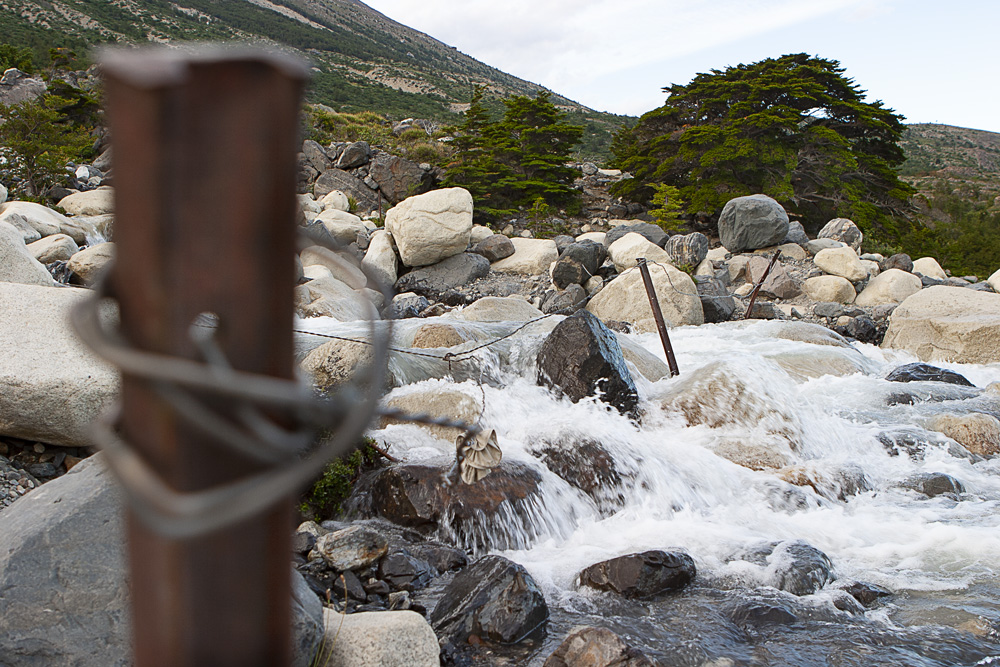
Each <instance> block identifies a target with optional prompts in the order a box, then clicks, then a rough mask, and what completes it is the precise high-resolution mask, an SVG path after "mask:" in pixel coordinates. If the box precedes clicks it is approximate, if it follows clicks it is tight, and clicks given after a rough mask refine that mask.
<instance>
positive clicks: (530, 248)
mask: <svg viewBox="0 0 1000 667" xmlns="http://www.w3.org/2000/svg"><path fill="white" fill-rule="evenodd" d="M510 242H511V243H512V244H513V245H514V254H513V255H511V256H509V257H506V258H504V259H501V260H500V261H499V262H493V264H492V268H493V270H494V271H500V272H502V273H519V274H522V275H527V276H537V275H541V274H545V273H548V271H549V267H550V266H551V265H552V262H554V261H556V260H557V259H559V249H558V248H557V246H556V242H555V241H553V240H551V239H524V238H520V237H516V238H512V239H511V240H510Z"/></svg>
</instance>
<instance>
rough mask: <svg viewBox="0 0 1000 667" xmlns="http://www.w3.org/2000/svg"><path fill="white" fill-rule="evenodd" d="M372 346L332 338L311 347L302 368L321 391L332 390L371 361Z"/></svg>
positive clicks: (362, 369) (349, 379) (348, 380)
mask: <svg viewBox="0 0 1000 667" xmlns="http://www.w3.org/2000/svg"><path fill="white" fill-rule="evenodd" d="M372 359H373V356H372V346H371V345H366V344H365V343H356V342H353V341H346V340H331V341H328V342H326V343H323V344H322V345H320V346H319V347H316V348H314V349H313V350H312V351H310V352H309V353H308V354H307V355H306V356H305V358H304V359H303V360H302V362H301V364H300V365H301V368H302V370H303V371H305V372H306V373H307V374H308V375H309V377H310V378H311V379H312V381H313V384H314V385H315V386H316V388H317V389H318V390H319V391H321V392H324V393H326V392H331V391H333V390H335V389H336V388H337V387H339V386H340V385H343V384H346V383H348V382H350V381H351V379H352V378H354V377H355V376H356V375H358V374H359V373H362V372H364V369H365V368H366V367H367V366H371V364H372Z"/></svg>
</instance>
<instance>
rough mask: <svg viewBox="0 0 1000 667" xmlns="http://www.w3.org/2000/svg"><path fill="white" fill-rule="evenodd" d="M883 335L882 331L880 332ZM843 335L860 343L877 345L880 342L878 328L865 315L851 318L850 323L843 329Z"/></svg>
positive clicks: (880, 336) (880, 337)
mask: <svg viewBox="0 0 1000 667" xmlns="http://www.w3.org/2000/svg"><path fill="white" fill-rule="evenodd" d="M881 333H882V335H884V333H885V332H884V331H883V332H881ZM844 334H845V335H847V336H850V337H851V338H853V339H855V340H858V341H860V342H862V343H870V344H871V345H878V344H879V343H881V342H882V335H880V332H879V327H878V325H876V324H875V321H874V320H872V318H870V317H868V316H867V315H859V316H858V317H853V318H851V321H850V322H848V323H847V326H845V327H844Z"/></svg>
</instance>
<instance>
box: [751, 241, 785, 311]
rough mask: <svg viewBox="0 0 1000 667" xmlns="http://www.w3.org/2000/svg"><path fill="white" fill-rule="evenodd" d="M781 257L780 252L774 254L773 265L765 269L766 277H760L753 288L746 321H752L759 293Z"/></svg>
mask: <svg viewBox="0 0 1000 667" xmlns="http://www.w3.org/2000/svg"><path fill="white" fill-rule="evenodd" d="M780 256H781V251H780V250H779V251H778V252H776V253H774V257H772V258H771V263H770V264H768V265H767V268H766V269H764V275H762V276H761V277H760V280H758V281H757V285H756V287H754V288H753V293H752V294H750V304H749V305H748V306H747V312H746V314H745V315H744V316H743V319H745V320H749V319H750V313H751V312H752V311H753V304H754V301H756V300H757V292H759V291H760V288H761V286H762V285H763V284H764V281H765V280H767V274H769V273H771V268H772V267H773V266H774V263H775V262H777V261H778V257H780Z"/></svg>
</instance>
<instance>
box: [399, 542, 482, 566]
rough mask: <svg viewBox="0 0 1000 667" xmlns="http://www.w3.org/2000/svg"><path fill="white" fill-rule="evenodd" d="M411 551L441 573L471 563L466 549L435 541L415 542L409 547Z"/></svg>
mask: <svg viewBox="0 0 1000 667" xmlns="http://www.w3.org/2000/svg"><path fill="white" fill-rule="evenodd" d="M409 551H410V552H411V553H412V554H413V555H414V556H416V557H417V558H419V559H421V560H422V561H424V562H425V563H427V564H428V565H430V566H431V567H433V568H434V569H435V570H437V571H438V572H439V573H443V572H450V571H451V570H458V569H460V568H463V567H465V566H466V565H468V563H469V559H468V557H466V555H465V552H464V551H462V550H461V549H456V548H455V547H449V546H447V545H444V544H437V543H434V542H427V543H424V544H415V545H413V546H411V547H410V548H409Z"/></svg>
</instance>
